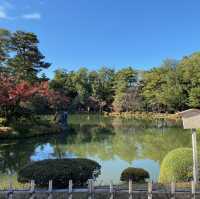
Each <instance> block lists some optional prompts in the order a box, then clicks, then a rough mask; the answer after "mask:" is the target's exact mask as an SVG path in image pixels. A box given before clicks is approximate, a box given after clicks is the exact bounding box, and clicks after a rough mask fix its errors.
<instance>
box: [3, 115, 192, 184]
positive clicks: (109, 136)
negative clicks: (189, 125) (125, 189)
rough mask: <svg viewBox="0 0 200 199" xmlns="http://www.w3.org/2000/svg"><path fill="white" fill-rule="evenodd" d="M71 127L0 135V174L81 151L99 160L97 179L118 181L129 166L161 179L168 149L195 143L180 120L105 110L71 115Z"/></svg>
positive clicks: (102, 181) (84, 154)
mask: <svg viewBox="0 0 200 199" xmlns="http://www.w3.org/2000/svg"><path fill="white" fill-rule="evenodd" d="M69 126H70V129H69V130H68V131H66V132H65V133H64V134H61V135H56V136H55V135H54V136H52V135H51V136H43V137H38V138H29V139H24V140H12V141H1V143H0V171H1V176H6V175H7V174H8V173H10V172H11V173H12V174H13V175H16V173H17V171H18V170H19V169H20V168H22V167H23V166H24V165H25V164H27V163H28V162H30V161H35V160H43V159H47V158H66V157H67V158H73V157H82V158H89V159H93V160H95V161H97V162H98V163H99V164H100V165H101V166H102V169H101V175H100V176H99V177H98V179H97V181H98V183H99V184H108V183H110V181H111V180H112V182H113V183H115V184H118V183H120V174H121V172H122V171H123V169H125V168H127V167H139V168H144V169H145V170H147V171H148V172H149V173H150V177H151V179H152V180H153V181H157V180H158V176H159V170H160V164H161V162H162V160H163V158H164V157H165V155H166V154H167V153H168V152H169V151H171V150H173V149H175V148H178V147H191V134H190V132H188V131H185V130H183V129H182V125H181V123H180V122H173V121H164V120H155V121H144V120H135V119H120V118H109V117H105V116H102V115H83V114H82V115H70V116H69Z"/></svg>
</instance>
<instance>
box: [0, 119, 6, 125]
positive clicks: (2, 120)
mask: <svg viewBox="0 0 200 199" xmlns="http://www.w3.org/2000/svg"><path fill="white" fill-rule="evenodd" d="M5 125H6V119H5V118H3V117H0V127H3V126H5Z"/></svg>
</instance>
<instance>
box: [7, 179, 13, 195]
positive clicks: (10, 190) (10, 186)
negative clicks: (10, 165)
mask: <svg viewBox="0 0 200 199" xmlns="http://www.w3.org/2000/svg"><path fill="white" fill-rule="evenodd" d="M8 199H13V184H12V179H11V176H9V190H8Z"/></svg>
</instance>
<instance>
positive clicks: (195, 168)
mask: <svg viewBox="0 0 200 199" xmlns="http://www.w3.org/2000/svg"><path fill="white" fill-rule="evenodd" d="M192 151H193V180H194V182H195V183H197V182H198V181H199V179H198V158H197V138H196V129H192Z"/></svg>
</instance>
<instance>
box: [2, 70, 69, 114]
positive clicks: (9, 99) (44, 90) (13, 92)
mask: <svg viewBox="0 0 200 199" xmlns="http://www.w3.org/2000/svg"><path fill="white" fill-rule="evenodd" d="M35 95H40V96H42V97H45V98H47V100H48V103H49V106H50V107H51V108H54V109H58V108H66V106H67V104H68V98H67V97H66V96H64V95H62V94H61V93H59V92H56V91H53V90H51V89H49V86H48V82H47V81H46V82H42V83H37V84H30V83H29V82H26V81H22V82H19V83H16V81H15V78H14V77H13V76H8V75H6V74H4V73H1V74H0V112H1V113H3V115H4V117H6V118H8V117H9V116H11V114H14V112H15V110H16V109H17V108H18V107H20V105H22V103H26V102H28V101H29V100H31V98H33V97H34V96H35Z"/></svg>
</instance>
